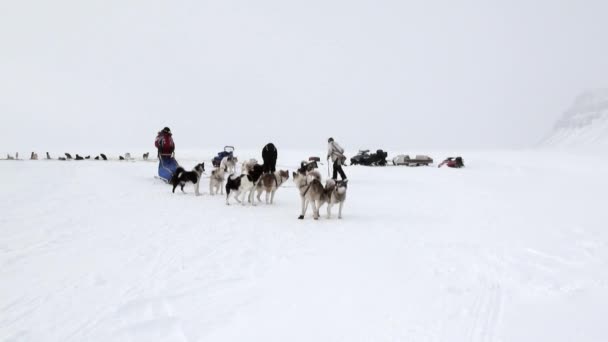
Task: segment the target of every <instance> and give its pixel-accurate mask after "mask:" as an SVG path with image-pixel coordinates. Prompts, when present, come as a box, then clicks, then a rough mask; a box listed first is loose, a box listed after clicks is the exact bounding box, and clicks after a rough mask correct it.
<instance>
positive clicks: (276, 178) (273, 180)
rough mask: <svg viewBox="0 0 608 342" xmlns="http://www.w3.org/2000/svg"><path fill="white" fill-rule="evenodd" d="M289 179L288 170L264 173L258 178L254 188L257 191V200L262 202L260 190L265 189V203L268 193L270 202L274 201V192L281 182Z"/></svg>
mask: <svg viewBox="0 0 608 342" xmlns="http://www.w3.org/2000/svg"><path fill="white" fill-rule="evenodd" d="M288 179H289V171H286V170H285V171H283V170H279V171H276V172H274V173H265V174H264V175H262V177H261V178H260V181H259V182H258V184H257V186H256V189H257V192H258V202H262V199H261V198H260V197H261V196H262V192H264V191H266V204H269V202H268V197H269V195H270V204H272V203H273V202H274V193H275V192H277V190H278V189H279V187H280V186H281V184H283V183H285V182H286V181H287V180H288Z"/></svg>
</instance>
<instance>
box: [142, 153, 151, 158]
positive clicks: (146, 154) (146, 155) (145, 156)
mask: <svg viewBox="0 0 608 342" xmlns="http://www.w3.org/2000/svg"><path fill="white" fill-rule="evenodd" d="M148 157H150V152H146V153H144V155H143V158H144V160H148Z"/></svg>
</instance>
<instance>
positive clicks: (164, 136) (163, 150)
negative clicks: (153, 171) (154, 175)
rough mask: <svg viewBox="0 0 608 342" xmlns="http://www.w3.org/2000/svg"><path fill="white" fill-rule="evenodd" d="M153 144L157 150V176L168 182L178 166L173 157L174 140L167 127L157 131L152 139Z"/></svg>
mask: <svg viewBox="0 0 608 342" xmlns="http://www.w3.org/2000/svg"><path fill="white" fill-rule="evenodd" d="M154 146H156V148H157V150H158V161H159V163H158V176H159V177H160V178H161V179H163V180H164V181H165V182H169V181H170V180H171V177H172V176H173V173H174V172H175V170H176V169H177V167H178V166H179V165H178V163H177V160H175V158H174V153H175V142H173V134H171V130H170V129H169V127H165V128H163V129H162V131H160V132H158V135H157V136H156V139H155V140H154Z"/></svg>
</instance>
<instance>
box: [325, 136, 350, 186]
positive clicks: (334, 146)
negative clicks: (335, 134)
mask: <svg viewBox="0 0 608 342" xmlns="http://www.w3.org/2000/svg"><path fill="white" fill-rule="evenodd" d="M329 158H331V160H332V161H333V163H334V175H333V177H332V178H333V179H334V180H337V179H338V173H340V178H342V180H343V181H348V179H346V175H345V174H344V170H342V164H344V161H345V160H346V157H345V156H344V149H343V148H342V146H340V145H339V144H338V143H337V142H335V141H334V138H329V139H328V140H327V159H328V160H329Z"/></svg>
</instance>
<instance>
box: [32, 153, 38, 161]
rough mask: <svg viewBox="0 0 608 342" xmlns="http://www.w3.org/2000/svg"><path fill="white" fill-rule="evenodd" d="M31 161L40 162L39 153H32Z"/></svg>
mask: <svg viewBox="0 0 608 342" xmlns="http://www.w3.org/2000/svg"><path fill="white" fill-rule="evenodd" d="M30 159H31V160H38V153H36V152H32V155H31V156H30Z"/></svg>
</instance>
